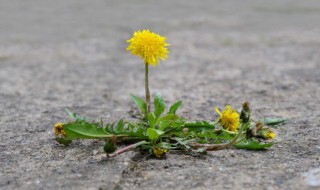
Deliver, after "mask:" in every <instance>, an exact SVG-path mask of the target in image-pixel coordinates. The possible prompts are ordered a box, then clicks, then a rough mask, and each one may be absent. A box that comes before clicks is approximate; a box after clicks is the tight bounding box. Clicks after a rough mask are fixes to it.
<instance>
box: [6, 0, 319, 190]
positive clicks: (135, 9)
mask: <svg viewBox="0 0 320 190" xmlns="http://www.w3.org/2000/svg"><path fill="white" fill-rule="evenodd" d="M0 18H1V19H0V134H1V138H0V168H1V169H0V189H99V188H100V189H129V188H131V189H164V188H166V189H184V190H185V189H268V190H272V189H319V188H320V164H319V163H320V160H319V159H320V143H319V135H320V132H319V131H320V130H319V129H320V110H319V105H320V2H319V1H318V0H303V1H298V0H290V1H289V0H282V1H279V0H268V1H264V0H261V1H260V0H250V1H249V0H244V1H239V0H226V1H218V0H217V1H212V0H201V1H186V0H163V1H146V0H137V1H134V0H127V1H124V0H123V1H116V0H113V1H111V0H90V1H88V0H87V1H86V0H57V1H52V0H51V1H50V0H28V1H26V0H20V1H18V0H1V1H0ZM139 28H141V29H143V28H150V29H151V30H152V31H155V32H158V33H160V34H162V35H164V36H166V37H167V41H168V43H170V44H171V46H170V51H171V53H170V55H169V58H168V59H167V61H165V62H161V63H160V64H159V65H158V66H157V67H154V68H151V71H150V75H151V77H150V78H151V79H150V80H151V91H152V93H155V92H161V93H162V94H163V96H164V97H165V99H166V100H167V101H168V102H169V103H172V102H174V101H175V100H177V99H183V100H184V105H183V107H182V109H181V110H180V112H179V113H180V114H181V115H182V116H184V117H190V118H193V119H207V120H214V119H215V118H216V116H217V115H216V114H215V113H214V107H215V106H219V107H223V105H225V104H226V103H230V104H232V105H233V106H234V107H237V108H239V107H240V105H241V103H242V102H243V101H245V100H249V101H250V102H251V105H252V108H253V114H254V117H255V118H262V117H263V116H279V117H286V118H290V122H289V123H288V124H286V125H284V126H282V127H280V128H278V129H277V130H276V133H277V137H276V141H277V142H278V144H277V145H275V146H274V147H273V148H271V149H270V150H268V151H262V152H254V151H245V150H236V149H231V150H223V151H217V152H213V153H210V154H209V155H207V156H202V157H192V156H187V155H179V154H173V153H169V154H168V155H167V159H162V160H156V159H144V158H143V157H140V156H139V154H135V153H128V154H124V155H121V156H119V157H117V158H116V159H111V160H107V159H105V156H104V154H103V151H102V148H101V145H102V142H95V141H78V142H74V143H73V144H72V145H71V146H69V147H62V146H59V145H57V143H55V141H54V135H53V130H52V127H53V124H54V123H55V122H59V121H60V122H66V121H68V117H67V115H66V114H65V113H64V108H69V109H71V110H73V111H76V112H78V113H80V114H83V115H86V116H89V117H91V118H99V117H101V116H103V117H104V118H105V119H106V120H108V121H115V120H117V119H120V118H122V117H130V115H129V114H128V112H129V111H130V109H132V107H133V103H132V101H131V100H130V98H129V96H128V94H129V93H134V94H137V95H140V96H143V92H144V88H143V68H144V66H143V64H142V61H141V60H139V59H138V58H135V57H132V56H131V55H130V54H129V53H128V52H126V51H125V48H126V43H125V40H126V39H128V38H129V37H130V36H131V35H132V32H133V31H134V30H136V29H139Z"/></svg>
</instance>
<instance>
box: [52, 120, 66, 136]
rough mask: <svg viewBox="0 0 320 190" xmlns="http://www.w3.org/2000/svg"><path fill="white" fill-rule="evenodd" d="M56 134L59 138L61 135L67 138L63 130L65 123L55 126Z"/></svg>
mask: <svg viewBox="0 0 320 190" xmlns="http://www.w3.org/2000/svg"><path fill="white" fill-rule="evenodd" d="M54 134H55V135H56V136H57V137H58V136H59V135H62V136H66V133H65V132H64V130H63V123H56V124H54Z"/></svg>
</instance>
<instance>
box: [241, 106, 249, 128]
mask: <svg viewBox="0 0 320 190" xmlns="http://www.w3.org/2000/svg"><path fill="white" fill-rule="evenodd" d="M250 112H251V110H250V105H249V102H244V103H243V104H242V110H241V113H240V119H241V120H242V122H243V123H247V122H249V121H250Z"/></svg>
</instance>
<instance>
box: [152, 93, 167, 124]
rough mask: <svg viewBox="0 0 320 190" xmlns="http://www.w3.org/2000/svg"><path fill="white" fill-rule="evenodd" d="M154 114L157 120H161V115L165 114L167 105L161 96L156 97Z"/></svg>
mask: <svg viewBox="0 0 320 190" xmlns="http://www.w3.org/2000/svg"><path fill="white" fill-rule="evenodd" d="M154 109H155V110H154V114H155V116H156V118H159V117H160V115H161V114H162V113H163V112H164V110H165V109H166V105H165V103H164V101H163V99H162V96H161V94H159V93H158V94H156V96H155V97H154Z"/></svg>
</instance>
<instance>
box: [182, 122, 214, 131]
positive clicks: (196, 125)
mask: <svg viewBox="0 0 320 190" xmlns="http://www.w3.org/2000/svg"><path fill="white" fill-rule="evenodd" d="M184 127H185V128H188V129H189V130H195V131H204V130H214V129H215V126H214V124H212V123H209V122H207V121H194V122H186V123H185V125H184Z"/></svg>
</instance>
